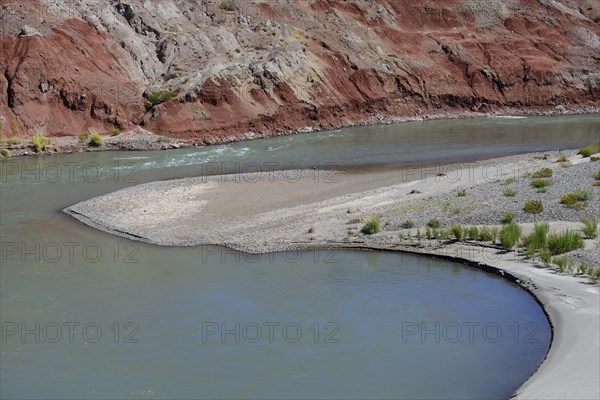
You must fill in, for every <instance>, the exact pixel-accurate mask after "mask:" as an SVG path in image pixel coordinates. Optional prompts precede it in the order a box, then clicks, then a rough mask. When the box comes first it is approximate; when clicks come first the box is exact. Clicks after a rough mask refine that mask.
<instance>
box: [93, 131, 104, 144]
mask: <svg viewBox="0 0 600 400" xmlns="http://www.w3.org/2000/svg"><path fill="white" fill-rule="evenodd" d="M103 144H104V140H102V136H100V134H99V133H98V132H92V133H91V134H90V146H92V147H100V146H102V145H103Z"/></svg>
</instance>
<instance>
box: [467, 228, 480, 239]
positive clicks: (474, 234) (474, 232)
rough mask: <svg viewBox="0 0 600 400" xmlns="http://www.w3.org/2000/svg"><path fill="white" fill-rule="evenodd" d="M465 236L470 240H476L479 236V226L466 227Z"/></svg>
mask: <svg viewBox="0 0 600 400" xmlns="http://www.w3.org/2000/svg"><path fill="white" fill-rule="evenodd" d="M467 236H468V237H469V239H471V240H477V239H478V237H479V228H478V227H476V226H470V227H469V228H468V229H467Z"/></svg>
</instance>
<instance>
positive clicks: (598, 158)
mask: <svg viewBox="0 0 600 400" xmlns="http://www.w3.org/2000/svg"><path fill="white" fill-rule="evenodd" d="M590 161H591V162H595V161H600V157H595V156H591V157H590Z"/></svg>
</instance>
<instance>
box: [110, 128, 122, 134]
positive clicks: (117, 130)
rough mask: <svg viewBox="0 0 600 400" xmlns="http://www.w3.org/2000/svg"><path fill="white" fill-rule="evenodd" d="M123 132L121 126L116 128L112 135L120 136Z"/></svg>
mask: <svg viewBox="0 0 600 400" xmlns="http://www.w3.org/2000/svg"><path fill="white" fill-rule="evenodd" d="M120 134H121V130H120V129H119V128H115V129H113V130H112V132H111V133H110V135H111V136H119V135H120Z"/></svg>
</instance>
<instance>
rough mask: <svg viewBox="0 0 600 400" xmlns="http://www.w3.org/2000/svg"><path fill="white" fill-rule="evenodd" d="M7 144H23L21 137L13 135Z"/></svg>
mask: <svg viewBox="0 0 600 400" xmlns="http://www.w3.org/2000/svg"><path fill="white" fill-rule="evenodd" d="M6 144H8V145H9V146H16V145H18V144H21V139H19V138H18V137H14V136H13V137H11V138H10V139H8V140H7V141H6Z"/></svg>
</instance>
